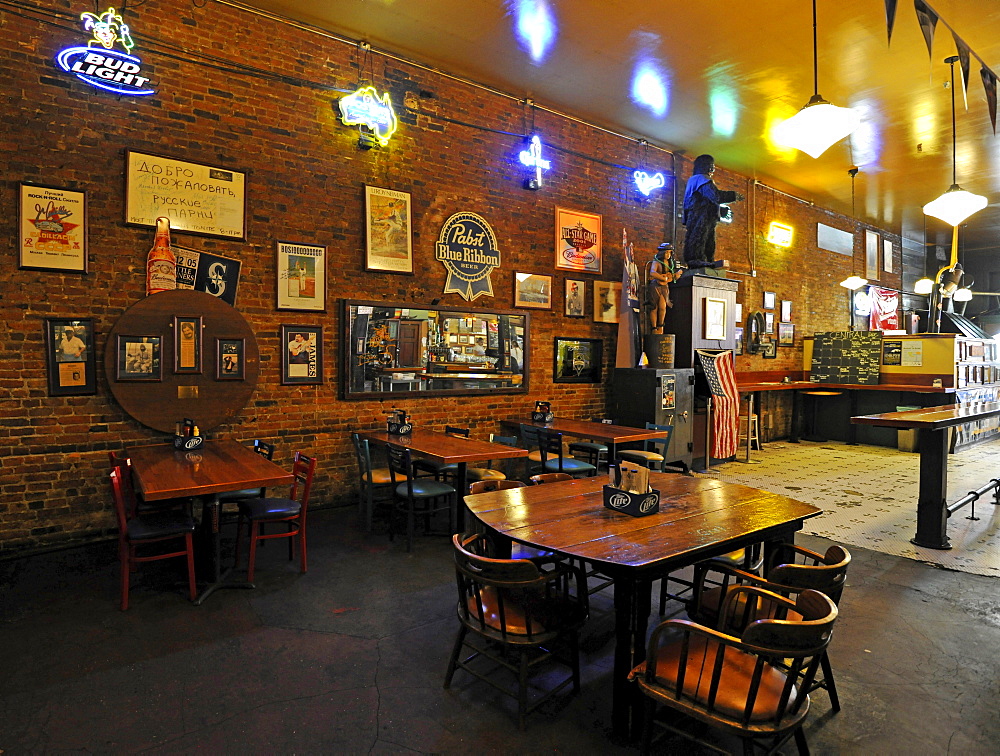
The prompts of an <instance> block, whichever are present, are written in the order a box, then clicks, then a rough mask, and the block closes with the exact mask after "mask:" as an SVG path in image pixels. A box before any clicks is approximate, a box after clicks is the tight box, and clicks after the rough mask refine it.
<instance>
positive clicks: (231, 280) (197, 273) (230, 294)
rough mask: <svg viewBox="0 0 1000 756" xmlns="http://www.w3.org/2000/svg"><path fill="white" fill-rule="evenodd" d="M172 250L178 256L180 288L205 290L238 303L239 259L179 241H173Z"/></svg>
mask: <svg viewBox="0 0 1000 756" xmlns="http://www.w3.org/2000/svg"><path fill="white" fill-rule="evenodd" d="M170 249H171V250H173V253H174V255H176V256H177V288H178V289H192V290H194V291H203V292H205V293H206V294H211V295H212V296H213V297H217V298H218V299H221V300H222V301H223V302H225V303H227V304H231V305H232V306H233V307H235V306H236V290H237V289H238V288H239V285H240V268H241V267H242V266H243V265H242V263H241V262H240V261H239V260H236V259H234V258H232V257H223V256H222V255H216V254H213V253H211V252H201V251H199V250H197V249H188V248H187V247H179V246H177V245H176V244H171V245H170Z"/></svg>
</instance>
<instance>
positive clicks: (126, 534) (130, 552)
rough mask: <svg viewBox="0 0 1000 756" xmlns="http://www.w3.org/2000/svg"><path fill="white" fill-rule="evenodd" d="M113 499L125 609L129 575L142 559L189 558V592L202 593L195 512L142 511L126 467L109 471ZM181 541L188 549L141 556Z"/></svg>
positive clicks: (122, 608)
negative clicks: (159, 545) (196, 567)
mask: <svg viewBox="0 0 1000 756" xmlns="http://www.w3.org/2000/svg"><path fill="white" fill-rule="evenodd" d="M109 475H110V478H111V498H112V499H113V501H114V505H115V517H116V519H117V520H118V560H119V562H120V564H121V610H122V611H123V612H124V611H125V610H126V609H128V587H129V575H130V573H131V572H132V569H133V567H134V566H135V565H136V564H138V563H140V562H153V561H157V560H159V559H172V558H174V557H186V558H187V570H188V593H189V595H190V598H191V600H192V601H194V600H195V598H196V597H197V595H198V591H197V586H196V583H195V574H194V539H193V535H194V531H195V527H196V525H195V521H194V519H193V518H192V517H191V515H189V514H187V513H186V512H181V511H177V510H163V511H159V512H148V513H145V514H138V513H136V512H135V510H134V508H133V507H132V506H131V505H130V503H129V501H130V500H132V501H134V499H135V496H134V492H133V491H132V481H131V473H130V472H129V470H128V469H127V468H126V467H125V466H124V465H122V466H116V467H114V468H112V470H111V472H110V473H109ZM169 541H175V542H177V544H178V546H179V543H180V542H181V541H183V543H184V548H183V549H180V548H175V549H174V550H173V551H167V552H158V553H155V554H143V555H141V556H140V555H139V553H138V549H139V548H140V547H145V546H147V545H149V544H153V543H166V542H169Z"/></svg>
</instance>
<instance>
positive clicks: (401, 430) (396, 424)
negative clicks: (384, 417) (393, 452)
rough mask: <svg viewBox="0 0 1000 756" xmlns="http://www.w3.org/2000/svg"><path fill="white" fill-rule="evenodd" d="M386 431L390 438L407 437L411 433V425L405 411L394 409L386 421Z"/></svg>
mask: <svg viewBox="0 0 1000 756" xmlns="http://www.w3.org/2000/svg"><path fill="white" fill-rule="evenodd" d="M386 431H387V432H388V433H389V435H390V436H408V435H410V433H412V432H413V423H411V422H410V416H409V415H407V414H406V410H400V409H394V410H393V411H392V414H391V415H389V419H388V421H386Z"/></svg>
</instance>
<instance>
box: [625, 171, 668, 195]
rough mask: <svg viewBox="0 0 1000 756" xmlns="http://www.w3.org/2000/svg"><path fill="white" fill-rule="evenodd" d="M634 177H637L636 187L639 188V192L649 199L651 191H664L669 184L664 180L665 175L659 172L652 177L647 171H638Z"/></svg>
mask: <svg viewBox="0 0 1000 756" xmlns="http://www.w3.org/2000/svg"><path fill="white" fill-rule="evenodd" d="M632 175H633V176H634V177H635V185H636V186H637V187H638V188H639V191H640V192H642V193H643V194H644V195H645V196H647V197H648V196H649V193H650V192H651V191H653V190H654V189H662V188H663V187H664V186H665V185H666V183H667V180H666V179H665V178H663V174H662V173H659V172H657V173H654V174H653V175H652V176H650V175H649V174H648V173H646V172H645V171H636V172H635V173H633V174H632Z"/></svg>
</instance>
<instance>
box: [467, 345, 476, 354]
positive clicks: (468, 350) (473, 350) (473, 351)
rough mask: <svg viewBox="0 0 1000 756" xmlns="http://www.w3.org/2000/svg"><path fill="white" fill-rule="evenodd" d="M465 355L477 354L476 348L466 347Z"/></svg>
mask: <svg viewBox="0 0 1000 756" xmlns="http://www.w3.org/2000/svg"><path fill="white" fill-rule="evenodd" d="M465 353H466V354H475V353H476V348H475V347H471V346H469V347H465Z"/></svg>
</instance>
